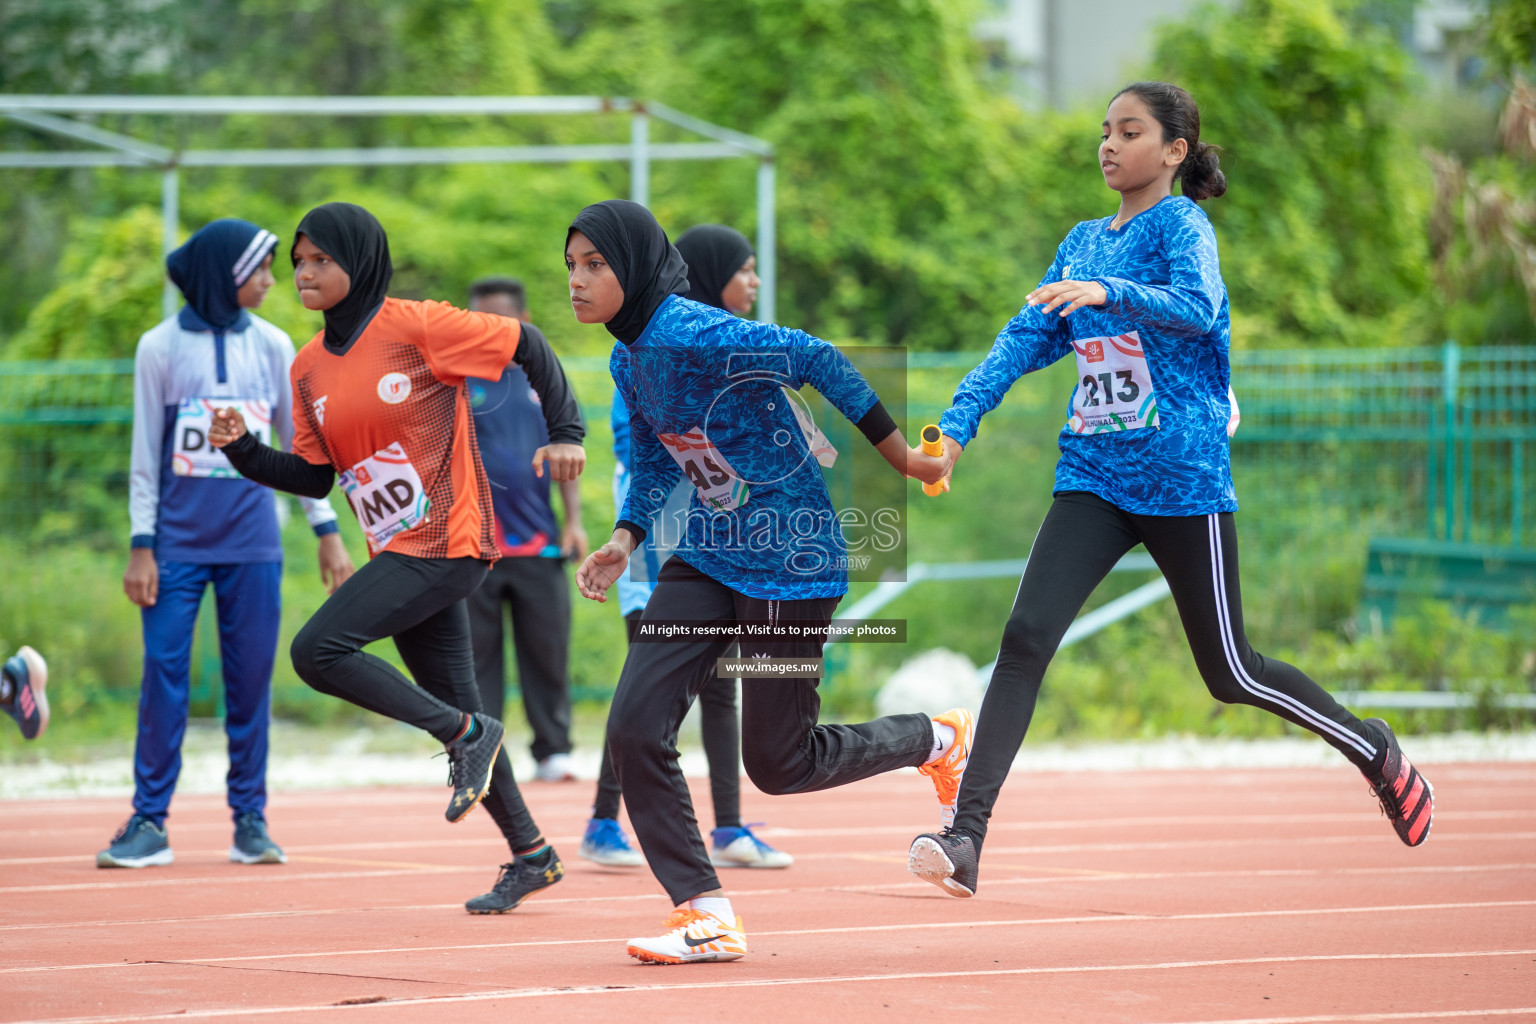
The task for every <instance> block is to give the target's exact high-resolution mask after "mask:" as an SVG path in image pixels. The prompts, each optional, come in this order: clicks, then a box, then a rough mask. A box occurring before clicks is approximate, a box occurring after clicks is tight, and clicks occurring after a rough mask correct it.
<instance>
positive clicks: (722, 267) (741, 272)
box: [677, 224, 760, 316]
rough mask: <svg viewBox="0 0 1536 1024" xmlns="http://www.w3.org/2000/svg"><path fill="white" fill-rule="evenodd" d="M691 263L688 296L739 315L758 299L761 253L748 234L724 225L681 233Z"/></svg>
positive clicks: (681, 246) (680, 240) (686, 259)
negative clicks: (754, 248) (753, 248)
mask: <svg viewBox="0 0 1536 1024" xmlns="http://www.w3.org/2000/svg"><path fill="white" fill-rule="evenodd" d="M677 251H678V253H679V254H680V255H681V256H682V257H683V262H685V263H687V264H688V297H689V298H690V299H692V300H693V301H695V302H702V303H704V304H705V305H706V306H714V307H715V308H716V309H725V310H729V311H730V312H732V313H735V314H736V315H738V316H746V315H747V314H748V313H750V312H752V306H753V304H754V303H755V302H756V301H757V286H758V284H759V283H760V282H759V281H758V277H757V254H756V253H755V252H753V251H752V243H751V242H749V241H747V236H746V235H744V234H742V233H741V232H740V231H737V230H736V229H735V228H732V227H726V226H725V225H724V224H698V225H695V226H694V227H691V228H689V229H688V230H687V231H684V232H683V233H682V234H680V235H678V236H677Z"/></svg>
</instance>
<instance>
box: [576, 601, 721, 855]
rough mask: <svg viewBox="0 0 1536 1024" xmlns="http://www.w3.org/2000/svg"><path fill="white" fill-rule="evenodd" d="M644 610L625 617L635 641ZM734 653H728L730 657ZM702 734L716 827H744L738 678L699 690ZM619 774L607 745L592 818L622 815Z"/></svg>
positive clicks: (631, 637)
mask: <svg viewBox="0 0 1536 1024" xmlns="http://www.w3.org/2000/svg"><path fill="white" fill-rule="evenodd" d="M641 614H642V613H641V612H630V613H629V614H628V615H626V616H624V629H625V631H626V633H627V635H628V638H629V641H630V642H631V643H633V642H634V639H635V628H636V627H637V626H639V625H640V616H641ZM731 656H732V655H730V654H727V655H726V657H728V658H729V657H731ZM699 733H700V734H701V735H702V736H703V738H704V760H705V761H706V762H708V764H709V796H710V802H711V803H713V804H714V807H715V828H739V827H740V826H741V724H740V723H739V722H738V721H737V720H736V680H734V679H712V680H710V681H709V682H707V683H705V684H704V689H702V690H700V691H699ZM620 795H621V794H620V792H619V777H618V776H617V775H615V774H614V771H613V755H611V754H609V753H608V744H606V743H604V744H603V760H602V764H601V765H600V766H599V767H598V771H597V799H596V800H595V801H594V802H593V804H592V817H594V818H617V817H618V816H619V797H620Z"/></svg>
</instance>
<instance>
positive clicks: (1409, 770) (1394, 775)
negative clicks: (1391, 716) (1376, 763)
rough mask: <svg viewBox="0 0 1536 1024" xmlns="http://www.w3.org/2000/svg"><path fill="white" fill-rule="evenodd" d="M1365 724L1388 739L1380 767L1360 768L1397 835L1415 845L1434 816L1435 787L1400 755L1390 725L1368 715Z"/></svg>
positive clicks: (1424, 835)
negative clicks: (1373, 771)
mask: <svg viewBox="0 0 1536 1024" xmlns="http://www.w3.org/2000/svg"><path fill="white" fill-rule="evenodd" d="M1365 721H1366V724H1368V725H1374V726H1375V727H1376V728H1377V729H1379V730H1380V731H1381V734H1382V736H1383V737H1385V738H1386V743H1387V757H1386V760H1385V761H1383V762H1382V765H1381V771H1379V772H1376V773H1371V772H1361V774H1362V775H1364V776H1365V781H1366V782H1369V783H1370V784H1371V792H1373V793H1375V794H1376V799H1378V800H1380V801H1381V811H1382V813H1383V814H1385V815H1386V816H1387V818H1388V819H1389V820H1390V821H1391V822H1392V828H1393V829H1394V830H1395V831H1396V832H1397V838H1399V839H1401V840H1402V841H1403V843H1404V844H1405V845H1407V846H1418V845H1419V844H1420V843H1422V842H1424V840H1426V839H1428V838H1429V827H1430V823H1431V822H1432V821H1433V819H1434V816H1435V788H1434V787H1433V786H1431V785H1430V784H1429V780H1428V779H1426V778H1425V777H1424V776H1423V775H1421V774H1419V770H1418V769H1417V768H1415V767H1414V766H1413V765H1412V764H1410V763H1409V761H1408V759H1407V758H1406V757H1404V756H1403V749H1402V748H1401V747H1399V746H1398V745H1397V737H1396V736H1394V735H1393V734H1392V727H1391V726H1390V725H1388V724H1387V723H1386V722H1383V721H1382V720H1381V719H1379V718H1367V719H1366V720H1365Z"/></svg>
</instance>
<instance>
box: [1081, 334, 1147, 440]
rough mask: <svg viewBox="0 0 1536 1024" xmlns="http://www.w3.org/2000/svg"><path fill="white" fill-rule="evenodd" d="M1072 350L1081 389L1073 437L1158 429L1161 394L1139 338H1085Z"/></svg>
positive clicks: (1125, 335) (1136, 335)
mask: <svg viewBox="0 0 1536 1024" xmlns="http://www.w3.org/2000/svg"><path fill="white" fill-rule="evenodd" d="M1072 347H1073V349H1075V350H1076V352H1077V390H1076V391H1075V392H1073V394H1072V418H1071V419H1069V420H1068V421H1067V426H1068V427H1070V428H1071V429H1072V432H1073V433H1074V434H1104V433H1110V432H1113V431H1119V430H1141V429H1142V428H1143V427H1155V426H1157V393H1156V392H1155V391H1154V390H1153V388H1152V375H1151V374H1150V373H1149V372H1148V371H1147V355H1146V353H1145V352H1143V351H1142V348H1141V336H1140V335H1139V334H1137V333H1136V332H1135V331H1131V332H1130V333H1128V334H1117V335H1115V336H1114V337H1112V338H1084V339H1082V340H1080V341H1074V342H1073V343H1072Z"/></svg>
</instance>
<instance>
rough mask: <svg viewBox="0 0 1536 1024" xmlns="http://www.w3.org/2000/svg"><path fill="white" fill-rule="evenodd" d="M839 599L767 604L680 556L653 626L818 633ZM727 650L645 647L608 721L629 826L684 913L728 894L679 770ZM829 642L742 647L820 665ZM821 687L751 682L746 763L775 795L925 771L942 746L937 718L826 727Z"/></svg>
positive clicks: (637, 649) (719, 644)
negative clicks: (773, 626) (682, 743)
mask: <svg viewBox="0 0 1536 1024" xmlns="http://www.w3.org/2000/svg"><path fill="white" fill-rule="evenodd" d="M838 600H839V598H836V597H827V598H809V599H806V600H798V601H767V600H762V599H759V598H754V597H748V596H746V595H745V594H742V593H740V592H738V591H735V590H732V589H731V588H730V587H727V586H726V585H725V584H724V583H721V582H719V581H718V580H715V579H713V578H711V577H709V576H706V575H705V574H704V573H702V572H700V571H699V570H698V569H695V568H694V567H693V566H692V565H689V564H688V563H687V562H685V561H683V560H682V559H681V558H679V557H678V556H677V555H673V556H672V557H671V558H670V559H668V560H667V564H666V565H664V566H662V569H661V572H660V573H659V574H658V575H657V586H656V592H655V593H653V594H652V595H651V599H650V601H649V603H647V604H646V606H645V612H644V616H643V618H642V619H641V622H642V623H646V622H654V621H667V620H674V621H675V620H689V621H693V622H731V621H737V622H740V621H756V622H770V621H771V622H796V623H804V624H805V626H806V627H807V629H806V631H807V632H808V633H813V634H818V633H819V632H821V631H824V630H825V629H826V626H827V623H828V622H829V621H831V618H832V610H833V609H834V608H836V607H837V603H838ZM730 646H731V641H730V640H729V639H721V640H665V641H659V642H652V641H646V640H642V641H640V642H638V643H635V644H632V645H631V646H630V648H629V654H628V655H627V656H626V657H625V659H624V671H623V673H622V674H620V676H619V688H618V691H617V692H616V693H615V694H614V695H613V707H612V708H611V709H610V710H609V713H608V749H609V751H610V753H612V755H613V767H614V770H615V771H616V772H617V773H618V776H619V782H620V784H621V785H622V786H623V788H624V802H625V803H627V804H628V805H629V820H630V823H631V824H632V825H634V827H635V838H636V839H638V840H639V841H640V848H641V850H643V851H644V852H645V859H646V862H647V863H649V864H650V866H651V871H652V872H654V873H655V875H656V880H657V881H659V882H660V883H661V884H662V887H663V888H664V889H666V890H667V894H668V895H669V896H671V897H672V902H673V903H674V904H680V903H682V902H683V901H684V900H688V899H692V898H693V897H695V896H697V895H699V894H700V893H704V892H709V891H711V890H714V889H718V888H719V887H720V880H719V878H717V877H716V875H715V871H714V869H713V868H712V867H710V864H709V854H708V852H707V851H706V850H705V848H704V841H703V839H702V838H701V837H700V836H699V829H698V823H697V820H696V819H695V818H694V816H693V801H692V799H691V798H690V797H689V795H688V782H687V780H686V779H684V778H683V773H682V771H681V770H680V769H679V768H678V766H677V744H676V740H677V727H678V726H679V725H680V724H682V721H683V716H684V715H686V714H687V713H688V706H689V705H690V704H692V703H693V700H694V698H695V697H697V696H698V695H699V692H700V691H701V690H703V689H704V687H705V686H706V685H708V684H709V683H710V682H711V681H713V679H714V676H715V672H716V668H717V665H716V662H717V660H718V659H719V658H721V657H723V656H724V655H725V652H726V651H727V650H728V649H729V648H730ZM821 648H822V643H821V639H820V637H819V635H818V636H815V637H813V638H810V639H804V640H798V641H789V640H783V641H773V642H769V641H763V640H743V641H742V642H741V656H742V657H743V658H752V657H759V656H765V655H769V656H772V657H776V658H805V659H811V658H820V657H821ZM817 682H818V680H816V679H815V678H797V679H780V678H775V679H743V680H742V682H741V741H742V743H741V759H742V764H743V765H744V766H745V767H746V770H747V777H748V778H750V779H751V780H752V782H753V784H754V785H756V786H757V788H758V789H761V790H762V791H763V792H764V793H770V794H774V795H777V794H781V793H811V792H815V791H816V790H821V789H830V788H832V787H833V786H841V785H845V784H846V783H849V782H855V781H857V780H859V779H867V778H869V777H871V776H873V775H879V774H880V773H882V772H888V771H891V770H892V769H894V768H901V767H905V766H916V765H920V764H922V763H923V762H924V761H925V760H927V758H928V754H929V752H930V750H931V749H932V747H933V723H932V722H931V721H930V719H929V718H928V716H927V715H920V714H914V715H889V716H887V717H885V718H877V719H875V720H874V721H873V722H864V723H862V724H860V725H822V724H819V723H818V722H817V718H818V717H819V715H820V713H821V696H820V694H819V693H818V692H817V690H816V684H817Z"/></svg>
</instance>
